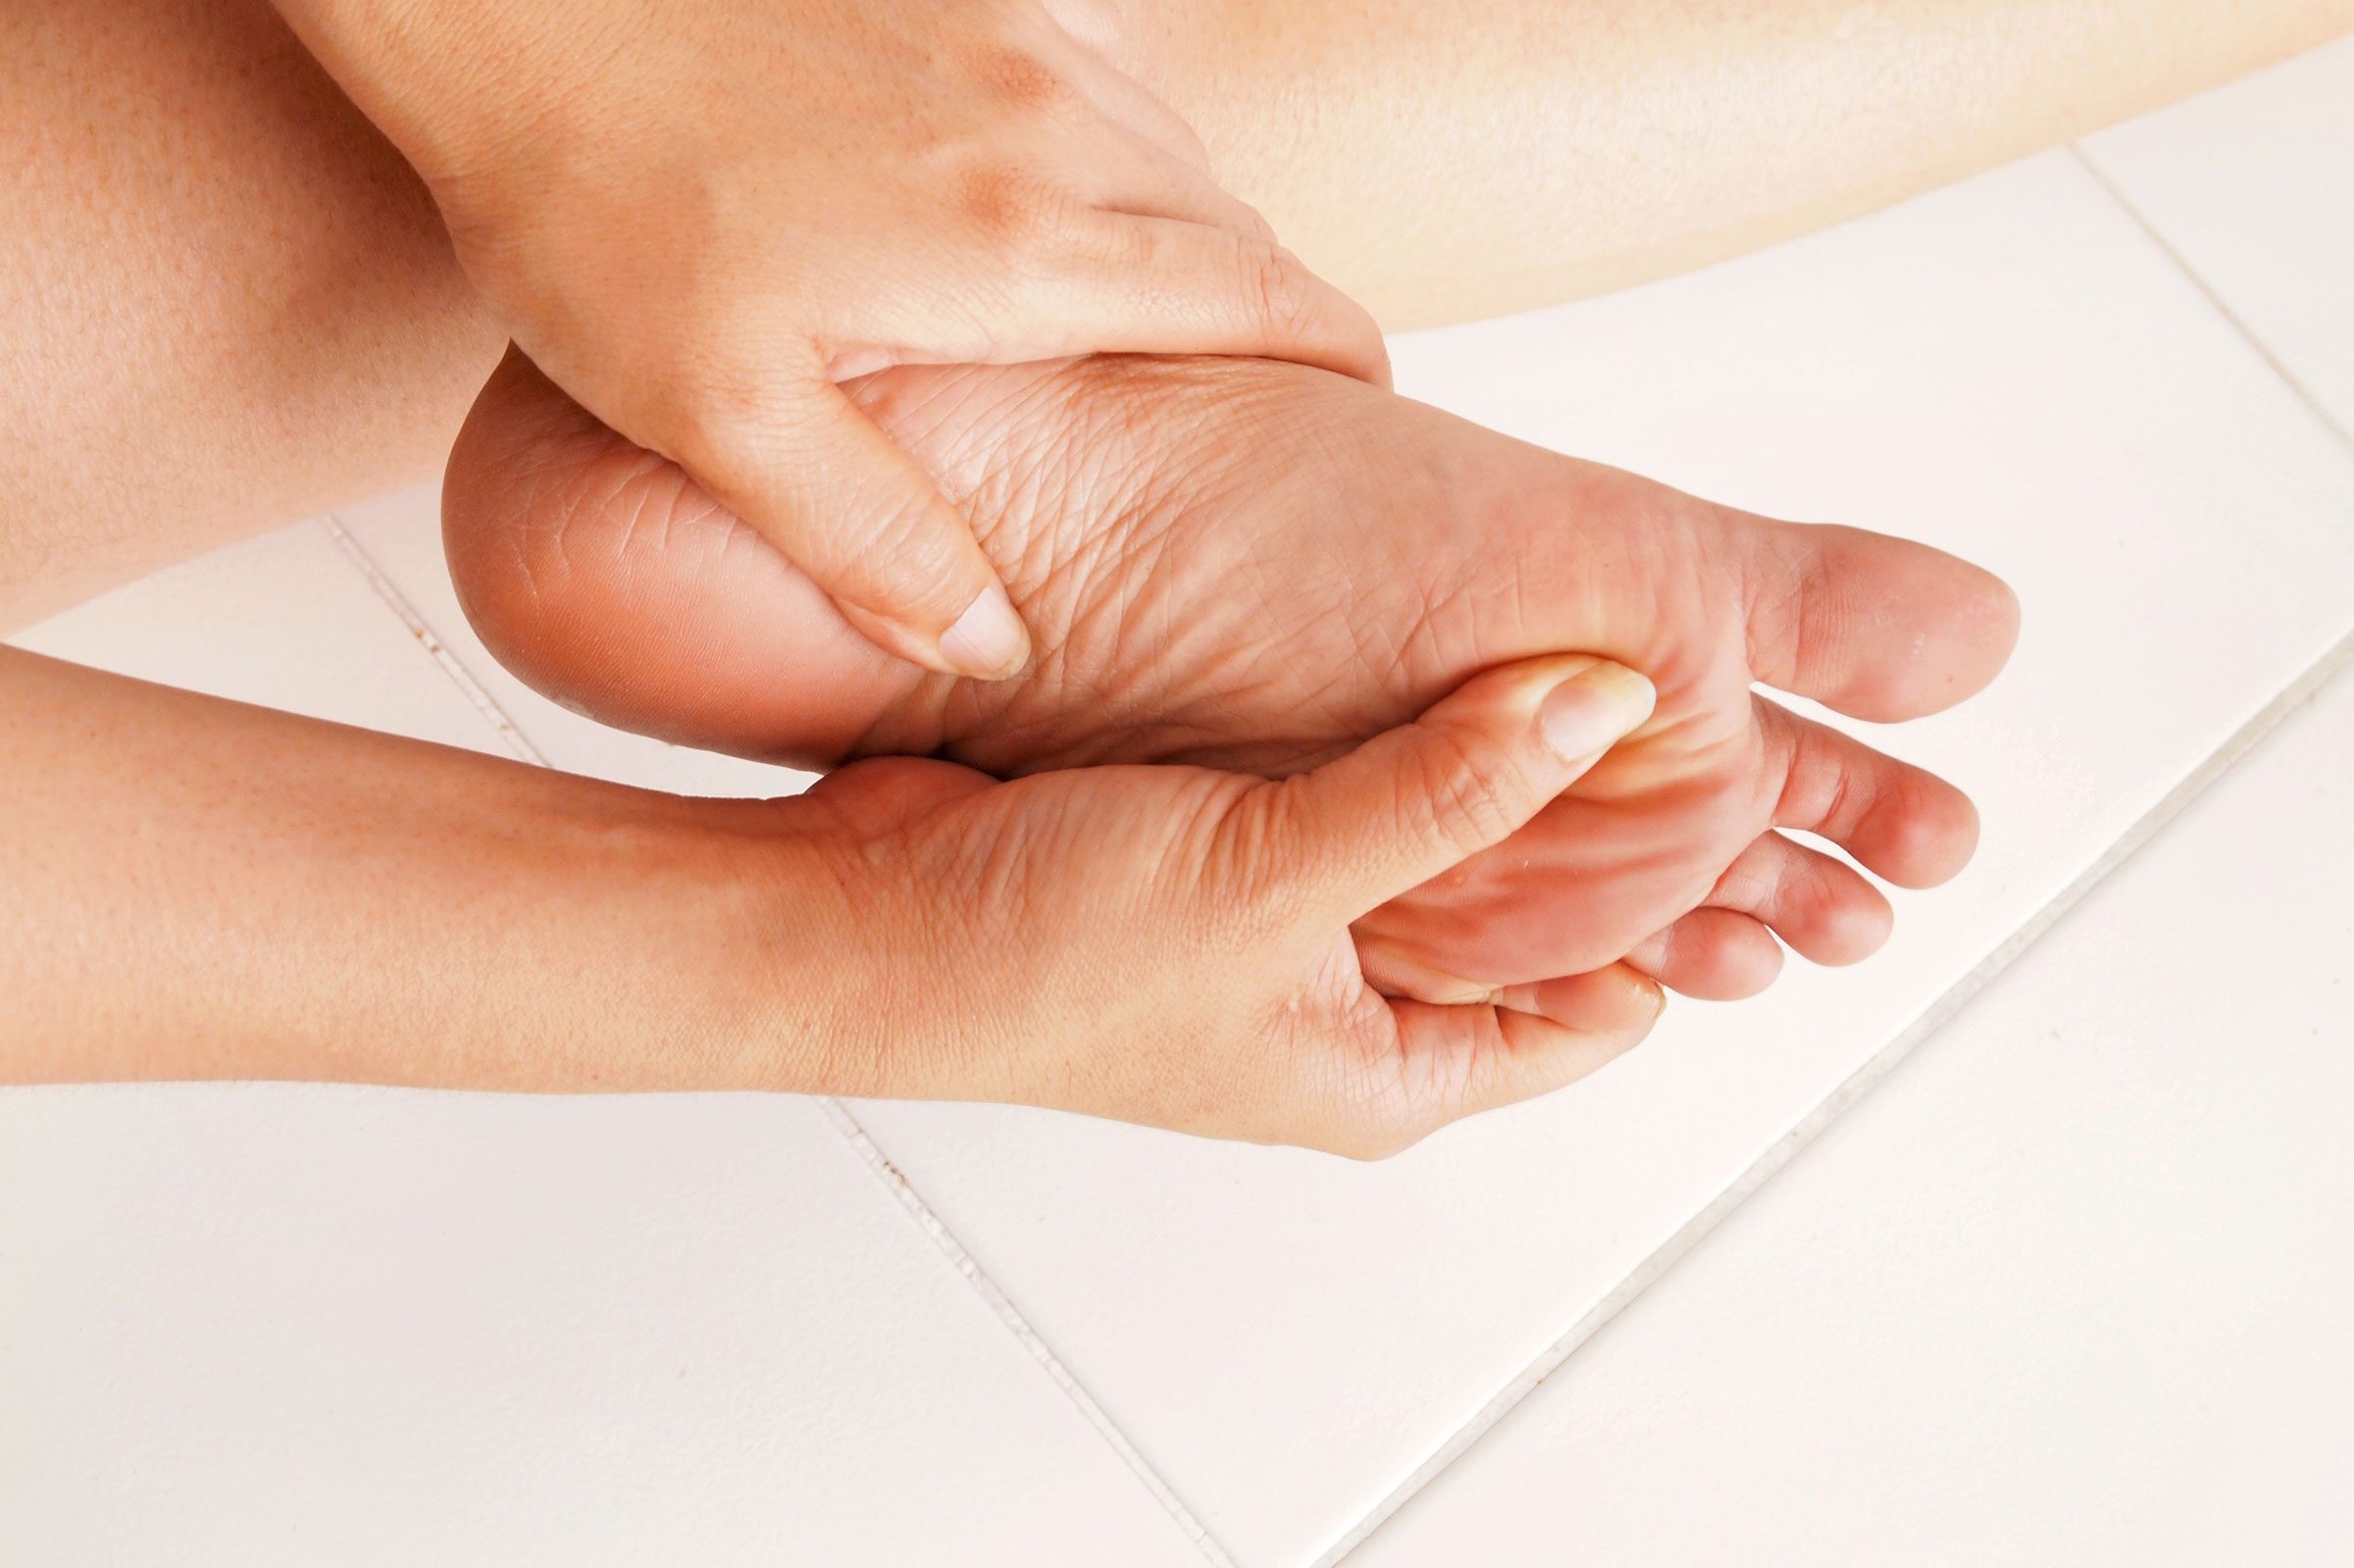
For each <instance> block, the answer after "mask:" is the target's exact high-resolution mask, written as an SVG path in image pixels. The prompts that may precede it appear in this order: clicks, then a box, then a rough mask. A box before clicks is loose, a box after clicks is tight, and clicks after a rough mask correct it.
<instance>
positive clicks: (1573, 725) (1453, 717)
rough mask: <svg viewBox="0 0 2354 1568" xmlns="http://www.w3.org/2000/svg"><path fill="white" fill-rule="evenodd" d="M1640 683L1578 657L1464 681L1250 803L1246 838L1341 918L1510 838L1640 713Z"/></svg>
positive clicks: (1646, 695) (1645, 714)
mask: <svg viewBox="0 0 2354 1568" xmlns="http://www.w3.org/2000/svg"><path fill="white" fill-rule="evenodd" d="M1653 700H1654V693H1653V691H1652V687H1651V683H1650V682H1649V681H1646V680H1645V679H1644V678H1643V677H1641V676H1639V675H1637V674H1636V673H1635V672H1634V671H1632V670H1629V669H1626V668H1625V667H1624V666H1622V665H1616V664H1612V663H1610V662H1609V661H1608V660H1604V659H1597V658H1594V657H1593V656H1591V655H1588V654H1560V655H1555V656H1552V657H1549V658H1542V659H1530V660H1526V661H1524V662H1522V663H1519V664H1512V665H1505V666H1502V667H1500V668H1498V669H1494V670H1490V671H1487V672H1485V673H1484V674H1481V675H1478V676H1474V677H1473V678H1472V679H1471V680H1470V681H1469V682H1467V683H1464V684H1463V685H1462V686H1460V687H1458V689H1457V690H1456V691H1455V693H1454V694H1453V695H1451V696H1448V697H1446V698H1444V699H1442V700H1441V701H1440V702H1439V703H1438V704H1437V705H1435V706H1434V707H1432V708H1431V709H1430V711H1429V712H1427V713H1425V714H1423V715H1422V717H1421V718H1420V719H1417V720H1416V721H1415V722H1414V723H1412V724H1409V725H1406V726H1403V727H1401V728H1399V729H1396V730H1392V731H1390V732H1389V733H1386V734H1382V735H1377V736H1376V737H1374V738H1373V739H1371V740H1369V741H1367V742H1365V744H1363V745H1361V746H1359V747H1357V748H1356V750H1355V751H1353V752H1351V753H1350V754H1349V755H1348V756H1346V757H1343V758H1341V759H1339V760H1338V761H1336V762H1332V763H1329V764H1327V765H1326V766H1324V767H1322V768H1319V769H1317V770H1316V771H1315V772H1313V773H1309V774H1305V775H1303V776H1301V777H1299V778H1297V779H1292V780H1288V781H1286V782H1285V783H1284V784H1281V785H1278V786H1277V787H1275V788H1274V789H1271V790H1269V791H1267V792H1266V794H1265V795H1264V796H1262V797H1261V798H1263V799H1265V800H1266V801H1267V802H1268V809H1269V810H1270V811H1272V812H1273V813H1274V814H1275V819H1276V820H1274V821H1272V822H1270V823H1268V824H1266V825H1264V835H1263V837H1262V838H1261V839H1260V840H1259V841H1262V842H1266V843H1268V844H1269V845H1270V847H1271V848H1273V849H1274V850H1275V852H1276V856H1277V860H1276V863H1277V864H1281V865H1286V866H1291V867H1296V868H1298V869H1299V872H1300V873H1301V874H1302V875H1304V876H1305V877H1307V878H1310V879H1312V883H1311V885H1312V886H1314V887H1315V888H1316V889H1317V893H1316V894H1315V897H1316V899H1317V901H1318V902H1320V903H1324V902H1326V901H1327V900H1328V901H1329V902H1328V904H1327V907H1328V909H1329V912H1330V913H1331V914H1333V915H1335V916H1337V917H1338V918H1340V919H1341V920H1344V921H1354V920H1356V919H1357V918H1358V917H1360V916H1362V915H1364V914H1365V913H1366V912H1367V911H1369V910H1372V909H1375V908H1378V907H1379V906H1380V905H1382V904H1384V903H1387V902H1388V901H1389V900H1390V899H1392V898H1395V897H1397V896H1398V895H1399V894H1400V893H1403V892H1405V891H1407V889H1408V888H1411V887H1416V886H1419V885H1422V884H1423V883H1426V882H1428V881H1429V880H1430V879H1431V878H1433V877H1436V876H1438V875H1439V874H1440V873H1442V872H1445V871H1448V870H1451V869H1453V868H1454V867H1455V866H1457V865H1458V864H1460V863H1461V862H1462V861H1464V860H1467V859H1469V858H1470V857H1471V856H1472V855H1474V854H1477V853H1478V852H1479V851H1480V850H1482V849H1486V848H1488V847H1489V846H1490V845H1492V844H1499V843H1502V842H1503V841H1504V840H1505V839H1507V838H1509V837H1510V836H1511V835H1513V834H1515V833H1517V832H1518V831H1519V830H1520V829H1521V828H1523V827H1524V826H1526V825H1527V824H1528V822H1529V821H1530V820H1531V819H1532V818H1534V817H1535V816H1536V814H1537V813H1538V812H1540V811H1542V810H1544V809H1545V806H1546V805H1547V803H1548V802H1550V801H1551V800H1552V799H1553V798H1554V797H1555V796H1556V795H1558V794H1560V793H1561V791H1562V790H1563V789H1565V788H1567V787H1568V786H1569V785H1570V784H1573V783H1575V782H1576V780H1577V779H1578V777H1579V776H1580V775H1581V774H1583V773H1585V771H1586V770H1587V769H1589V768H1591V767H1593V766H1594V764H1595V763H1596V762H1598V761H1600V760H1601V757H1602V754H1603V753H1604V752H1606V751H1608V750H1609V749H1610V748H1611V746H1612V744H1614V743H1615V742H1616V741H1617V740H1618V739H1619V737H1620V736H1622V735H1624V734H1626V733H1628V732H1630V731H1632V730H1633V729H1635V728H1636V727H1637V726H1638V725H1640V724H1642V723H1643V721H1644V720H1646V719H1648V718H1649V717H1651V709H1652V703H1653Z"/></svg>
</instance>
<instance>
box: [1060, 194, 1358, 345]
mask: <svg viewBox="0 0 2354 1568" xmlns="http://www.w3.org/2000/svg"><path fill="white" fill-rule="evenodd" d="M1075 223H1076V225H1077V230H1078V231H1077V234H1076V237H1075V238H1074V240H1073V242H1072V243H1070V244H1069V245H1068V246H1066V247H1065V250H1064V255H1063V259H1062V261H1061V262H1060V263H1059V265H1055V264H1049V267H1048V268H1047V269H1046V270H1044V271H1042V272H1040V273H1038V274H1036V275H1035V276H1034V277H1033V278H1032V279H1031V292H1030V294H1029V296H1028V297H1029V301H1030V303H1031V307H1032V316H1033V318H1034V319H1039V320H1045V321H1051V322H1054V323H1055V324H1057V326H1058V328H1059V329H1060V330H1061V332H1062V334H1063V337H1064V343H1063V347H1062V350H1061V351H1062V352H1065V353H1073V354H1092V353H1127V354H1236V355H1245V356H1251V357H1255V358H1260V359H1282V360H1291V361H1293V362H1295V363H1297V364H1301V365H1313V366H1316V367H1317V368H1319V369H1321V370H1328V371H1337V372H1339V373H1340V374H1341V375H1343V376H1353V377H1355V378H1356V379H1359V380H1365V381H1371V382H1373V383H1374V384H1375V385H1377V386H1384V387H1386V386H1388V385H1389V384H1390V356H1389V350H1388V348H1387V347H1386V346H1385V345H1384V344H1383V342H1382V338H1381V329H1380V328H1379V327H1378V326H1376V325H1375V324H1374V321H1373V318H1372V316H1371V315H1369V314H1368V313H1367V312H1366V311H1365V309H1364V307H1363V306H1361V305H1359V304H1357V303H1356V301H1355V300H1353V299H1351V298H1350V297H1349V296H1348V295H1346V294H1344V293H1342V292H1341V291H1340V290H1339V289H1337V288H1335V287H1333V286H1332V285H1331V284H1330V283H1328V282H1326V281H1324V280H1323V279H1322V278H1318V277H1316V275H1315V274H1313V273H1311V272H1309V271H1308V270H1307V269H1306V267H1305V266H1303V265H1302V264H1301V261H1300V258H1299V257H1297V256H1294V255H1293V254H1292V253H1291V252H1290V251H1288V250H1285V249H1284V248H1283V247H1281V246H1280V245H1275V244H1272V243H1270V242H1268V241H1267V240H1264V239H1261V238H1258V237H1256V236H1255V235H1252V234H1242V233H1236V232H1233V231H1231V230H1229V229H1227V228H1210V227H1206V226H1204V225H1202V224H1195V223H1182V222H1179V221H1177V220H1174V219H1168V218H1142V217H1136V216H1133V215H1130V214H1126V213H1114V212H1097V213H1090V214H1086V215H1083V216H1082V217H1081V218H1079V219H1077V220H1075Z"/></svg>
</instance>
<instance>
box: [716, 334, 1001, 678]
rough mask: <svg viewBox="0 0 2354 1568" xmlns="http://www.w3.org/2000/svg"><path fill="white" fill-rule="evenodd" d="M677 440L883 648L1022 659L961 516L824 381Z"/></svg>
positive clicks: (941, 667) (957, 660)
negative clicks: (770, 407) (769, 408)
mask: <svg viewBox="0 0 2354 1568" xmlns="http://www.w3.org/2000/svg"><path fill="white" fill-rule="evenodd" d="M675 444H677V445H680V446H684V447H686V448H687V450H684V451H674V452H672V453H671V454H670V455H672V456H673V457H675V458H676V459H677V460H678V462H679V466H680V467H682V468H684V469H686V470H687V471H688V473H689V474H691V475H692V476H693V477H694V479H695V481H696V482H698V483H699V484H701V485H702V486H703V488H704V489H706V490H709V491H710V492H711V494H712V495H713V496H715V497H716V498H717V499H718V500H719V501H720V502H721V504H723V505H725V506H726V507H727V508H728V509H729V510H730V511H732V512H734V513H736V514H737V515H738V516H739V517H741V518H742V519H743V520H744V522H746V523H748V524H750V525H751V527H752V528H753V529H754V530H756V531H758V532H759V533H760V534H762V535H763V536H764V537H765V538H767V539H768V541H769V542H770V543H772V544H774V545H775V546H776V547H777V548H778V550H780V551H781V552H783V554H784V555H785V557H786V559H787V560H789V561H791V562H792V563H793V565H794V566H795V567H797V568H799V569H800V571H801V572H803V573H804V574H806V575H807V576H808V578H809V579H810V581H811V582H815V583H816V584H817V585H818V586H819V587H820V588H823V589H824V590H825V591H826V593H827V594H828V595H829V596H831V597H832V599H833V600H834V604H835V607H836V608H837V609H839V610H841V611H842V613H843V617H844V619H845V620H847V621H848V622H849V623H850V624H851V625H852V626H853V627H855V628H857V629H858V631H859V632H861V633H863V634H864V635H865V636H866V637H867V639H868V640H869V641H871V642H873V643H875V644H876V645H877V646H879V647H881V648H883V649H884V650H885V651H886V652H889V653H894V654H896V655H898V656H899V657H900V658H903V659H907V660H910V661H912V662H913V663H916V664H920V665H922V666H924V667H925V668H926V669H930V670H938V671H940V672H941V673H942V674H944V675H954V676H974V677H979V678H981V679H983V680H999V679H1002V678H1004V677H1006V676H1010V675H1013V674H1015V673H1017V672H1018V671H1019V670H1020V669H1021V668H1022V666H1023V665H1024V664H1026V663H1028V662H1029V658H1030V634H1029V632H1028V631H1027V630H1026V629H1025V628H1024V627H1023V625H1022V620H1021V617H1020V616H1019V615H1017V614H1016V613H1015V612H1014V608H1013V601H1012V600H1011V599H1010V598H1008V597H1007V596H1006V593H1005V587H1004V584H1003V582H1000V581H999V579H998V574H997V570H996V569H995V568H994V567H992V566H991V565H990V562H989V558H988V557H987V556H986V555H984V554H982V553H981V545H980V543H979V541H978V540H976V539H975V538H974V536H973V530H972V525H971V524H970V523H968V522H966V521H965V519H964V517H963V515H962V514H961V513H959V512H958V511H957V510H956V509H955V508H954V507H952V506H950V505H949V504H948V502H947V498H946V497H944V496H943V495H942V494H941V493H940V490H939V488H938V486H936V485H935V484H934V483H933V481H932V478H931V476H930V475H928V474H926V473H925V472H924V470H923V468H922V466H921V465H920V464H918V463H917V462H916V461H915V459H914V458H912V457H910V456H908V454H907V453H906V452H905V451H903V450H901V449H900V448H899V446H898V445H897V443H896V442H895V441H893V440H892V439H891V437H890V436H888V435H886V434H885V433H884V432H883V430H881V429H880V428H879V427H878V426H876V425H875V423H874V422H873V421H872V420H870V419H868V418H867V417H866V415H865V413H864V412H863V411H861V410H860V409H859V408H858V407H857V406H856V405H855V404H853V403H852V402H851V401H850V400H849V398H848V397H847V396H845V395H844V392H843V391H842V389H841V388H840V387H839V386H836V385H835V384H834V383H833V381H832V380H830V379H826V378H824V377H822V376H819V377H814V378H812V379H809V380H807V381H806V382H804V383H802V384H800V385H797V386H795V387H793V388H792V389H791V390H790V391H789V392H788V393H787V394H786V399H785V401H784V403H783V405H782V407H781V409H780V410H779V412H778V413H777V414H776V415H775V416H774V417H767V416H745V417H742V418H741V419H732V420H731V421H730V425H729V428H726V429H717V430H702V431H699V432H697V435H696V438H694V439H691V440H689V441H683V442H679V443H675Z"/></svg>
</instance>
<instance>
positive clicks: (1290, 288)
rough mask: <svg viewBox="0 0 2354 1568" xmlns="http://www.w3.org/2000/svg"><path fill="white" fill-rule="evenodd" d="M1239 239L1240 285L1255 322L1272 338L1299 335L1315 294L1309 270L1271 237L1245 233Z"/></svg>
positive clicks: (1303, 328)
mask: <svg viewBox="0 0 2354 1568" xmlns="http://www.w3.org/2000/svg"><path fill="white" fill-rule="evenodd" d="M1237 240H1238V243H1237V247H1236V248H1237V252H1238V255H1239V258H1240V260H1239V265H1238V279H1239V285H1240V287H1241V290H1242V296H1243V300H1244V303H1245V305H1246V306H1247V307H1248V308H1249V310H1250V311H1251V314H1252V319H1253V321H1254V323H1255V324H1256V326H1257V328H1258V329H1259V330H1260V331H1262V332H1264V333H1265V334H1266V336H1267V337H1268V339H1269V340H1270V341H1274V342H1290V341H1293V340H1294V339H1296V338H1298V337H1300V336H1301V335H1302V334H1303V333H1304V332H1305V330H1306V329H1307V325H1308V320H1309V317H1310V315H1311V314H1312V302H1313V299H1314V294H1315V287H1314V284H1313V282H1312V281H1311V280H1310V279H1309V278H1308V275H1307V270H1306V269H1305V268H1304V267H1302V266H1301V265H1300V263H1299V262H1298V261H1296V260H1294V259H1293V257H1292V256H1291V254H1290V253H1289V252H1288V251H1286V250H1284V249H1283V247H1282V246H1280V245H1277V244H1275V243H1274V242H1273V241H1272V240H1270V239H1262V238H1260V237H1258V236H1256V235H1251V234H1245V235H1239V236H1237Z"/></svg>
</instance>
